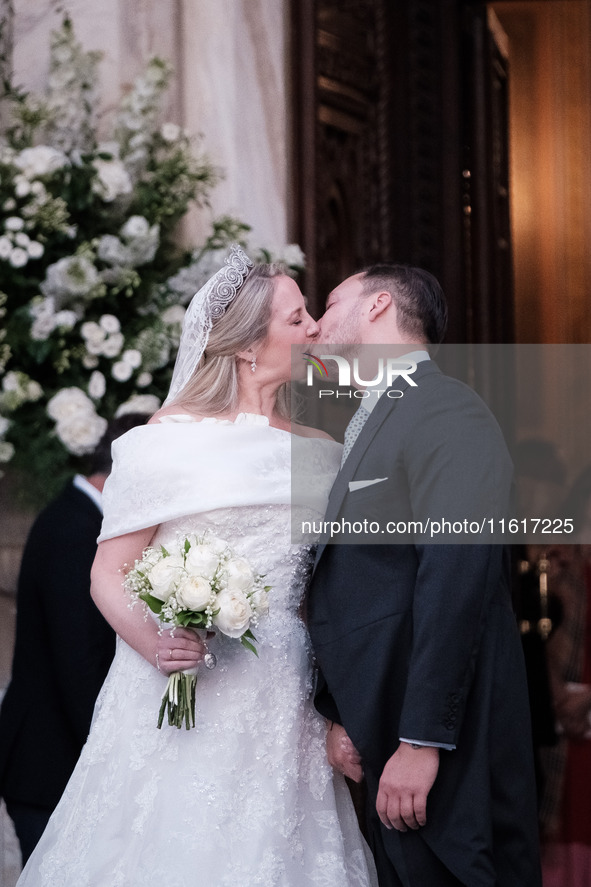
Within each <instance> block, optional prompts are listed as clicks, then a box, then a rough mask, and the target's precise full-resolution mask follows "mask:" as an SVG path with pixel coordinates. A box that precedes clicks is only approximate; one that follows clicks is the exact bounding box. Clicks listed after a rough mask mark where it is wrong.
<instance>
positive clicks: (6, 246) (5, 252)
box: [0, 234, 12, 259]
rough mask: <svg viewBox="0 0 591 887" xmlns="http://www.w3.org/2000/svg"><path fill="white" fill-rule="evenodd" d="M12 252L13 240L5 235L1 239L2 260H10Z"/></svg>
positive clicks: (0, 251)
mask: <svg viewBox="0 0 591 887" xmlns="http://www.w3.org/2000/svg"><path fill="white" fill-rule="evenodd" d="M11 252H12V240H11V239H10V237H7V236H6V234H3V235H2V237H0V259H8V257H9V256H10V254H11Z"/></svg>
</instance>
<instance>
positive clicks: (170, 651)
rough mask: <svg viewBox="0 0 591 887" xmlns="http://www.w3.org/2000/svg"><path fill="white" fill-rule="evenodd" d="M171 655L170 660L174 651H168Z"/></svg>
mask: <svg viewBox="0 0 591 887" xmlns="http://www.w3.org/2000/svg"><path fill="white" fill-rule="evenodd" d="M168 652H169V653H170V658H171V659H172V650H169V651H168Z"/></svg>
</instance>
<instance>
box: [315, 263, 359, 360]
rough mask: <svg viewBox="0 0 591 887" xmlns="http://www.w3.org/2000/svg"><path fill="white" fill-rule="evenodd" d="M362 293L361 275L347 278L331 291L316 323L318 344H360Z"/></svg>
mask: <svg viewBox="0 0 591 887" xmlns="http://www.w3.org/2000/svg"><path fill="white" fill-rule="evenodd" d="M362 293H363V275H362V274H354V275H353V277H348V278H347V279H346V280H344V281H343V283H340V284H339V285H338V286H337V287H336V288H335V289H333V291H332V292H331V293H330V295H329V297H328V299H327V300H326V309H325V311H324V315H323V316H322V317H321V318H320V320H319V321H318V326H319V327H320V335H319V337H318V339H317V341H318V342H319V343H321V344H329V343H330V344H334V345H347V344H354V343H359V342H361V311H362V308H363V304H364V298H363V295H362Z"/></svg>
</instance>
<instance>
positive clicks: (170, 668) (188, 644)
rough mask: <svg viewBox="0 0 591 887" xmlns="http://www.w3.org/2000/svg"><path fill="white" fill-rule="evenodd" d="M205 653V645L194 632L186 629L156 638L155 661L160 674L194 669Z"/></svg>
mask: <svg viewBox="0 0 591 887" xmlns="http://www.w3.org/2000/svg"><path fill="white" fill-rule="evenodd" d="M206 652H207V647H206V646H205V643H204V642H203V641H202V640H201V638H200V637H198V636H197V635H196V634H195V632H194V631H191V630H190V629H188V628H175V629H174V631H173V632H171V631H163V632H162V633H161V634H159V635H158V637H157V644H156V651H155V661H154V664H155V666H156V668H157V669H158V670H159V671H161V672H162V674H165V675H170V674H172V673H173V672H175V671H184V670H185V669H187V668H195V666H197V665H199V663H200V662H202V661H203V657H204V655H205V653H206Z"/></svg>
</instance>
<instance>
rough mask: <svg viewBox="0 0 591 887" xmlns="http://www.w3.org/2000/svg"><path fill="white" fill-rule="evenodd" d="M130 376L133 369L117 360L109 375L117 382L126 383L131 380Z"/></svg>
mask: <svg viewBox="0 0 591 887" xmlns="http://www.w3.org/2000/svg"><path fill="white" fill-rule="evenodd" d="M103 353H104V352H103ZM132 374H133V367H131V366H130V365H129V364H128V363H124V361H122V360H118V361H117V363H114V364H113V366H112V367H111V375H112V376H113V378H114V379H115V380H116V381H117V382H127V380H128V379H131V376H132Z"/></svg>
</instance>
